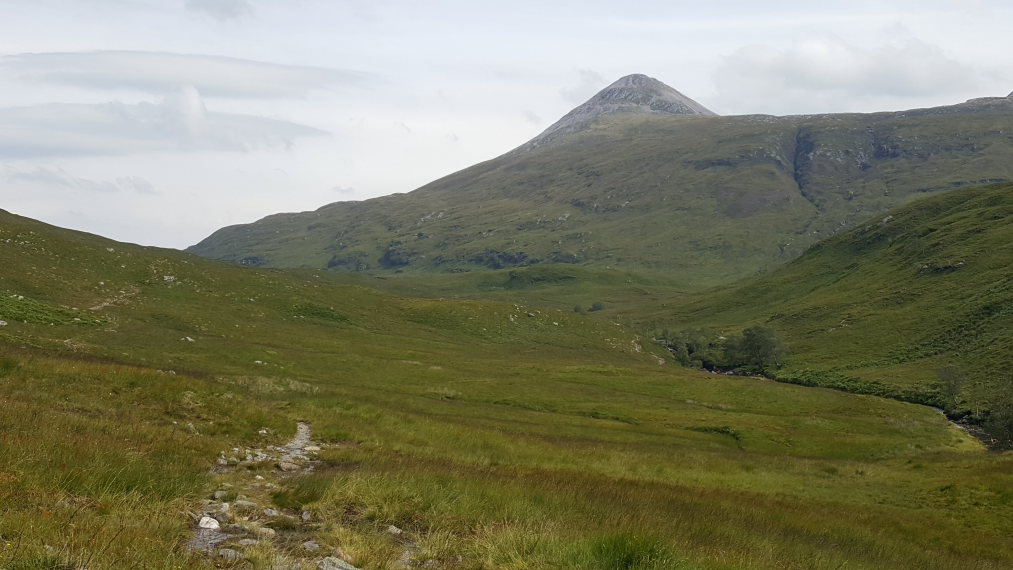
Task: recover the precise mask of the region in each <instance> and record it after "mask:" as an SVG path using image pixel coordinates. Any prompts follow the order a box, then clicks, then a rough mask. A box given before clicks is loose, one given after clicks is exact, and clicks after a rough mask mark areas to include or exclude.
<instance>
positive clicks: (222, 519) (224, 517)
mask: <svg viewBox="0 0 1013 570" xmlns="http://www.w3.org/2000/svg"><path fill="white" fill-rule="evenodd" d="M211 517H212V518H214V519H215V520H216V521H218V522H219V523H220V524H225V523H227V522H229V520H230V519H231V517H229V513H226V512H225V511H222V512H218V513H212V514H211Z"/></svg>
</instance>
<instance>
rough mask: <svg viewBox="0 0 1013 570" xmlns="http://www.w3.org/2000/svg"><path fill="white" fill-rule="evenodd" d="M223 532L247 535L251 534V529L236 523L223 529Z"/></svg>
mask: <svg viewBox="0 0 1013 570" xmlns="http://www.w3.org/2000/svg"><path fill="white" fill-rule="evenodd" d="M222 530H224V531H225V532H227V533H229V534H246V533H248V532H250V529H248V528H246V527H245V526H243V525H241V524H235V523H233V524H227V525H225V527H224V528H222Z"/></svg>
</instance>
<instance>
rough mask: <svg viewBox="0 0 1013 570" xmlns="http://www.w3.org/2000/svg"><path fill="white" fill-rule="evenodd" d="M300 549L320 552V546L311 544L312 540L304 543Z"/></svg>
mask: <svg viewBox="0 0 1013 570" xmlns="http://www.w3.org/2000/svg"><path fill="white" fill-rule="evenodd" d="M302 549H303V550H306V551H308V552H317V551H318V550H320V545H319V544H317V543H315V542H313V541H312V540H307V541H306V542H304V543H302Z"/></svg>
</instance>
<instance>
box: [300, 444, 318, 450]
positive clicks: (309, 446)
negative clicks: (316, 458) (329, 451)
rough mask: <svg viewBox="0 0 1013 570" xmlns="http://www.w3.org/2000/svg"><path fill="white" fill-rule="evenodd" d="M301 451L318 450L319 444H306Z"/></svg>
mask: <svg viewBox="0 0 1013 570" xmlns="http://www.w3.org/2000/svg"><path fill="white" fill-rule="evenodd" d="M303 451H320V446H319V445H307V446H306V447H304V448H303Z"/></svg>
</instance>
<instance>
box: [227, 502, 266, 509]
mask: <svg viewBox="0 0 1013 570" xmlns="http://www.w3.org/2000/svg"><path fill="white" fill-rule="evenodd" d="M232 506H233V507H236V508H237V509H256V508H257V507H259V506H260V505H258V504H257V503H254V502H253V501H236V502H234V503H232Z"/></svg>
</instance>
